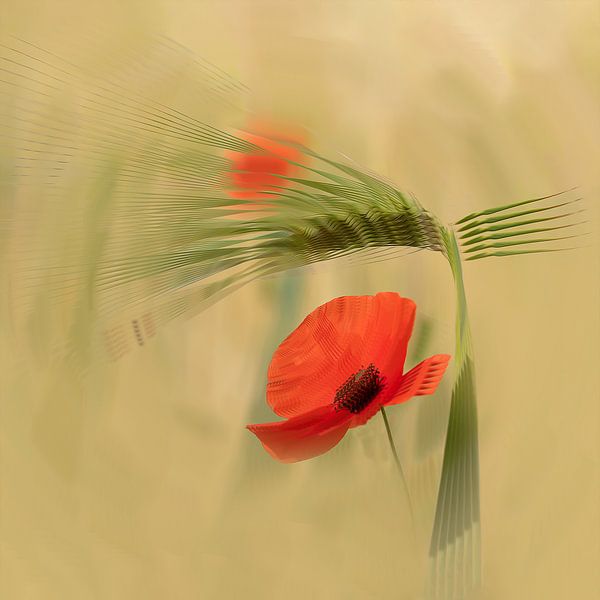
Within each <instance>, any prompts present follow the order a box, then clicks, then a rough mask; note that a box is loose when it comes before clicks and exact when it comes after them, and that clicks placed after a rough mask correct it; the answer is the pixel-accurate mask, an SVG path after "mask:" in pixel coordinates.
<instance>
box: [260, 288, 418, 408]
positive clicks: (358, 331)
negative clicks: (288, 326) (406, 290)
mask: <svg viewBox="0 0 600 600" xmlns="http://www.w3.org/2000/svg"><path fill="white" fill-rule="evenodd" d="M414 314H415V304H414V302H413V301H412V300H409V299H407V298H402V297H401V296H399V295H398V294H396V293H393V292H386V293H380V294H377V295H375V296H342V297H341V298H336V299H334V300H331V301H330V302H327V303H326V304H323V305H321V306H319V307H318V308H316V309H315V310H314V311H313V312H312V313H310V314H309V315H308V316H307V317H306V318H305V319H304V321H302V323H301V324H300V325H299V326H298V327H297V328H296V329H295V330H294V331H293V332H292V333H291V334H290V335H289V336H288V337H287V338H286V339H285V340H284V341H283V342H282V343H281V345H280V346H279V347H278V348H277V350H276V351H275V353H274V355H273V359H272V360H271V364H270V365H269V370H268V383H267V403H268V404H269V405H270V406H271V408H272V409H273V411H274V412H275V413H277V414H278V415H280V416H283V417H292V416H295V415H299V414H302V413H305V412H307V411H310V410H312V409H315V408H318V407H320V406H325V405H328V404H331V403H332V402H333V399H334V398H335V393H336V391H337V389H338V388H339V387H340V386H341V385H342V384H343V383H344V382H345V381H346V380H347V379H348V377H350V376H351V375H353V374H354V373H356V372H357V371H358V370H360V369H362V368H365V367H367V366H368V365H369V364H371V363H372V364H374V365H375V367H377V368H378V369H380V371H381V373H382V375H383V376H384V377H385V378H386V382H387V383H386V389H392V390H395V389H397V387H398V385H399V381H400V377H401V376H402V368H403V366H404V359H405V356H406V346H407V344H408V340H409V338H410V334H411V332H412V326H413V322H414ZM388 386H389V387H388Z"/></svg>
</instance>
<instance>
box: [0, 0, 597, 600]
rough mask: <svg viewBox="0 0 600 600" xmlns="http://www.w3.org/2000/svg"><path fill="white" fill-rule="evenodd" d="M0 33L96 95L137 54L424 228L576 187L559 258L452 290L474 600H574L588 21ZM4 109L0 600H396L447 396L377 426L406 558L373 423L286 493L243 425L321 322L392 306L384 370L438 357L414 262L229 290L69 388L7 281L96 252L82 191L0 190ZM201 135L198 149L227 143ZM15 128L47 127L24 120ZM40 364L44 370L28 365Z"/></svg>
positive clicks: (24, 15)
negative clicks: (393, 197)
mask: <svg viewBox="0 0 600 600" xmlns="http://www.w3.org/2000/svg"><path fill="white" fill-rule="evenodd" d="M0 32H1V33H2V34H7V35H15V36H17V37H19V38H23V39H27V40H29V41H32V42H34V43H36V44H38V45H39V46H41V47H47V48H55V49H59V50H60V52H61V53H62V55H63V56H66V57H68V59H69V60H70V61H72V62H73V63H75V64H80V65H85V66H86V68H90V69H96V70H99V71H102V70H104V71H105V72H106V73H110V71H111V68H112V66H111V65H113V64H114V60H115V59H116V60H117V61H118V56H119V52H121V48H123V49H124V50H123V52H124V51H125V49H126V48H130V47H135V46H136V44H137V43H138V40H139V39H141V38H142V37H143V36H144V35H146V34H148V33H160V34H164V35H166V36H168V37H169V38H170V39H171V40H173V42H176V43H177V44H181V45H182V46H183V47H185V48H187V49H189V50H190V51H191V52H192V53H193V55H196V56H198V57H202V58H204V59H207V60H210V61H211V62H212V63H214V64H216V65H218V66H219V67H221V68H222V69H224V70H225V71H227V72H228V73H229V74H231V75H232V76H233V77H235V78H236V79H238V80H240V81H242V82H243V83H244V84H246V85H247V86H248V88H250V90H251V93H248V94H246V95H244V97H243V99H242V100H241V102H242V104H243V107H244V108H245V109H246V110H249V111H252V112H256V113H259V114H268V115H271V116H273V117H276V118H278V119H282V120H285V121H287V122H291V123H300V124H301V125H302V126H304V127H305V128H306V129H307V130H308V131H309V132H310V135H311V136H312V137H311V139H312V141H313V142H314V143H315V145H317V146H318V147H320V148H325V149H326V150H327V151H328V152H330V153H333V154H336V153H338V154H337V155H338V156H341V155H347V156H349V157H351V158H352V159H353V160H355V161H357V162H358V163H360V164H362V165H364V166H366V167H368V168H370V169H372V170H373V171H375V172H377V173H379V174H381V175H383V176H385V177H388V178H389V179H391V180H393V181H394V182H395V183H396V184H398V186H399V187H400V188H401V189H403V190H406V191H407V192H410V193H412V194H414V195H415V196H416V197H417V198H418V199H419V200H420V201H421V202H422V203H423V204H424V205H426V206H427V207H428V208H430V209H431V210H432V211H433V212H434V213H435V214H437V215H439V216H440V217H441V218H442V219H443V220H445V221H448V222H452V221H453V220H456V219H458V218H459V217H461V216H463V215H465V214H466V213H468V212H470V211H473V210H482V209H484V208H486V207H487V206H495V205H499V204H504V203H508V202H511V201H518V200H522V199H525V198H530V197H535V196H539V195H544V194H550V193H554V192H558V191H561V190H564V189H567V188H571V187H573V186H578V187H579V190H578V193H579V194H580V195H583V196H584V197H585V198H586V202H587V207H588V210H589V215H588V217H589V218H590V220H591V223H590V227H589V230H590V231H591V235H590V236H589V237H588V238H586V239H585V240H584V242H583V244H582V245H584V246H585V248H583V249H581V250H578V251H574V252H566V253H564V254H556V255H532V256H522V257H513V258H503V259H489V260H482V261H476V262H474V263H467V264H466V266H465V279H466V286H467V293H468V295H469V301H470V313H471V318H472V329H473V338H474V346H475V351H476V356H477V361H478V364H477V383H478V387H479V411H480V446H481V494H482V498H481V501H482V538H483V570H484V592H483V595H482V597H483V598H486V599H497V600H504V599H506V598H510V599H514V600H520V599H523V600H533V599H537V598H544V599H546V600H563V599H565V598H580V599H582V600H586V599H590V600H592V599H593V598H596V597H597V595H598V593H600V573H599V571H598V564H599V561H600V515H599V510H598V506H599V501H600V475H599V466H600V456H599V451H600V448H599V434H600V431H599V423H600V408H599V400H600V394H599V385H600V381H599V370H598V364H599V363H600V352H599V339H600V329H599V311H598V306H599V302H600V294H599V261H598V246H597V241H596V240H597V218H598V211H597V206H598V196H599V194H600V185H599V183H600V181H599V178H598V164H600V111H599V110H598V106H599V105H600V85H599V81H600V7H599V5H598V3H597V2H593V1H591V2H587V1H571V2H567V1H565V2H550V1H548V2H544V1H537V2H528V3H518V2H514V3H512V2H505V3H496V2H416V1H415V2H401V1H397V2H377V3H375V2H370V1H368V0H360V1H354V2H350V1H348V2H341V1H325V2H322V1H321V2H312V1H307V0H304V1H300V2H281V1H279V2H278V1H275V0H274V1H272V2H270V1H269V2H267V1H262V0H256V1H250V0H225V1H223V2H216V1H215V2H209V1H206V2H191V1H188V2H184V1H180V2H178V1H174V0H172V1H170V2H168V1H163V2H159V1H153V2H128V3H120V2H103V3H96V2H85V3H77V2H60V3H57V2H52V3H37V2H31V1H30V0H27V1H20V2H13V1H12V0H8V2H7V0H4V3H3V7H2V22H1V23H0ZM6 39H9V38H3V43H7V42H6V41H5V40H6ZM182 52H185V51H184V50H182ZM161 65H162V68H164V63H161ZM4 66H5V67H6V65H4ZM3 77H4V76H3ZM169 81H170V84H169V85H164V82H163V85H158V86H155V87H154V88H151V87H149V89H148V93H149V94H151V95H152V97H153V98H156V99H162V100H163V101H165V102H170V101H171V100H172V98H173V97H175V96H177V98H178V102H180V103H183V104H184V105H186V104H187V106H191V107H194V106H195V103H197V102H202V101H203V99H202V98H200V97H195V96H194V94H193V91H192V90H193V89H194V87H193V83H194V82H193V81H192V77H191V75H188V73H187V72H185V71H182V72H180V73H179V72H178V73H177V75H173V76H172V79H171V80H169ZM1 85H2V84H0V86H1ZM68 103H69V99H68V97H67V98H65V104H64V109H65V110H68ZM14 108H15V107H14V106H11V105H10V103H9V102H7V103H5V104H3V106H2V108H1V112H2V116H1V117H0V127H1V128H2V132H4V133H6V132H8V133H7V134H6V135H2V137H1V138H0V178H1V179H0V185H1V186H2V187H1V188H0V189H1V190H2V191H1V194H2V198H1V199H0V202H1V204H0V210H1V211H2V213H1V215H2V221H3V222H4V223H8V222H9V221H10V220H11V219H12V216H13V214H15V212H19V211H22V210H27V211H29V212H31V213H32V214H35V213H37V211H39V219H38V220H37V221H36V223H37V226H36V227H35V228H32V229H28V230H19V229H18V228H17V229H15V228H14V227H12V226H10V227H6V228H4V229H3V230H2V232H1V233H0V234H1V236H2V237H0V249H1V250H0V251H1V255H0V285H1V287H2V295H1V299H2V303H1V304H0V319H1V323H0V326H1V331H2V337H1V341H0V349H1V352H2V354H1V356H0V386H1V388H0V389H1V399H0V411H1V415H0V417H1V418H0V444H1V446H0V452H1V454H0V482H1V491H0V595H1V596H2V597H3V598H7V599H15V600H17V599H18V600H21V599H24V600H25V599H27V600H30V599H31V600H38V599H39V600H54V599H57V600H59V599H60V600H66V599H71V598H72V599H74V600H88V599H90V600H91V599H99V600H105V599H106V600H109V599H110V600H129V599H131V598H143V599H145V600H154V599H157V600H159V599H160V600H162V599H166V598H168V599H182V600H187V599H190V598H197V599H202V600H204V599H207V600H212V599H218V600H221V599H224V600H229V599H237V598H248V599H258V600H268V599H271V598H273V599H276V598H286V599H289V600H293V599H304V598H315V599H317V600H321V599H323V600H325V599H326V600H337V599H339V600H348V599H357V600H362V599H383V600H386V599H388V598H389V599H391V598H399V599H413V598H419V597H421V596H420V595H421V593H422V587H423V582H424V575H425V571H426V561H425V557H426V549H427V544H428V540H429V535H430V529H431V524H432V519H433V510H434V506H435V500H436V493H437V484H438V479H439V473H440V468H441V459H442V449H443V436H444V432H445V427H446V420H447V413H448V396H449V382H450V379H448V381H447V382H446V385H445V386H444V385H442V386H441V388H440V390H439V391H438V393H437V394H436V395H435V396H433V397H424V398H416V399H414V400H413V401H411V402H410V403H409V404H407V405H404V406H401V407H397V408H394V409H391V410H390V411H388V414H389V416H390V420H391V422H392V426H393V428H394V431H395V435H396V438H397V445H398V448H399V452H400V456H401V458H402V461H403V464H404V469H405V471H406V473H407V478H408V481H409V485H410V488H411V493H412V497H413V502H414V503H415V505H416V506H417V510H416V513H417V538H418V539H417V542H416V545H415V542H414V541H413V539H412V534H411V526H410V518H409V512H408V508H407V504H406V499H405V497H404V495H403V491H402V487H401V486H400V485H399V483H398V481H397V474H396V473H395V471H394V465H393V462H392V457H391V455H390V452H389V448H388V446H387V440H386V437H385V430H384V427H383V422H382V421H381V420H380V419H373V420H372V421H371V422H370V423H369V424H368V426H367V427H364V428H361V429H357V430H353V431H351V432H350V434H349V435H347V436H346V437H345V439H344V440H343V441H342V443H341V444H340V445H339V446H338V447H336V448H335V449H334V450H333V451H332V452H330V453H328V454H327V455H325V456H323V457H321V458H318V459H315V460H313V461H310V462H307V463H301V464H297V465H291V466H290V465H280V464H277V463H275V462H274V461H272V460H271V459H270V458H269V457H268V456H267V454H266V453H265V452H264V451H263V450H262V449H261V448H260V445H259V444H258V442H257V441H256V439H255V438H254V437H253V436H251V434H249V433H248V432H247V431H246V430H245V429H244V426H245V424H246V423H248V422H256V421H261V420H270V419H271V418H272V417H273V415H272V413H271V412H270V411H269V410H268V409H267V408H266V406H265V405H264V384H265V377H266V366H267V364H268V361H269V358H270V356H271V354H272V352H273V351H274V349H275V348H276V346H277V344H278V343H279V342H280V341H281V340H282V339H283V337H285V336H286V335H287V333H289V332H290V331H291V329H293V328H294V327H295V326H296V325H297V324H298V323H299V321H300V320H301V319H302V318H303V316H304V315H305V314H306V313H307V312H309V311H310V310H312V309H313V308H314V307H315V306H317V305H318V304H320V303H323V302H325V301H327V300H329V299H331V298H333V297H335V296H339V295H345V294H370V293H375V292H377V291H381V290H395V291H399V292H400V293H402V294H403V295H406V296H408V297H411V298H413V299H414V300H415V301H416V302H417V305H418V320H417V328H416V331H415V334H414V336H413V346H412V355H411V356H410V357H409V360H410V361H411V363H413V364H414V363H416V362H417V361H418V360H420V359H421V358H423V357H425V356H427V354H428V353H434V352H452V351H453V347H454V293H453V288H452V283H451V280H450V273H449V270H448V269H447V267H446V265H445V264H443V261H441V260H439V258H438V257H437V256H434V255H433V254H431V253H426V252H421V253H417V254H411V255H409V256H405V257H398V258H392V259H390V260H388V261H385V262H372V261H371V262H369V261H367V259H366V258H363V259H361V258H360V257H354V258H352V259H350V258H348V259H343V260H340V261H337V262H331V263H327V264H322V265H317V266H314V267H311V268H310V269H304V270H302V271H300V272H297V273H290V274H286V275H284V276H282V277H279V278H273V279H269V280H264V281H259V282H257V283H253V284H251V285H249V286H247V287H246V288H244V289H242V290H241V291H238V292H236V293H234V294H233V295H231V296H229V297H227V298H226V299H224V300H222V301H221V302H220V303H218V304H216V305H215V306H213V307H211V308H209V309H208V310H207V311H206V312H204V313H203V314H201V315H200V316H198V317H196V318H195V319H193V320H191V321H189V322H187V323H185V324H179V325H175V326H173V327H170V328H168V329H166V330H165V331H164V332H162V333H160V334H159V335H157V336H156V338H155V339H154V341H153V342H152V343H151V344H149V345H147V346H145V347H144V349H143V350H139V351H136V352H131V353H129V354H127V355H126V356H125V357H124V358H123V359H122V360H121V361H120V362H118V363H116V364H105V363H102V362H98V361H94V360H90V361H88V360H87V358H88V357H82V356H81V354H82V352H83V350H82V348H83V347H84V345H85V339H86V332H87V331H88V328H89V327H90V323H88V322H87V321H86V314H85V311H82V310H80V309H81V306H82V304H81V303H80V302H79V301H80V300H81V298H77V297H74V296H73V295H69V294H66V295H62V296H60V295H57V294H54V293H53V291H52V290H51V289H49V288H48V287H45V286H44V285H42V284H40V279H39V277H35V278H31V274H30V273H29V271H28V270H27V269H24V268H23V265H22V262H21V261H20V259H21V258H22V257H25V258H26V261H25V262H26V263H27V264H28V265H32V264H33V265H35V267H36V268H37V269H38V272H39V269H42V270H43V269H44V268H50V262H49V257H48V255H47V254H46V251H47V249H48V248H52V249H53V251H54V254H53V255H52V259H53V260H56V259H57V257H59V259H60V260H61V261H63V262H64V264H66V263H68V261H69V255H70V254H69V251H70V250H69V249H70V248H71V247H72V246H71V244H75V245H76V244H77V243H78V242H77V239H78V238H77V235H75V234H74V232H76V233H77V234H78V235H80V236H83V238H84V239H88V237H87V236H93V235H97V234H98V232H95V231H94V230H93V222H92V223H91V224H90V223H89V222H82V223H81V224H79V222H78V221H77V218H78V215H79V212H78V211H79V207H80V206H81V203H82V198H88V197H91V195H93V193H94V189H95V188H94V186H95V185H99V184H98V183H97V180H93V179H89V177H87V176H88V175H90V174H89V173H86V168H87V167H86V165H85V163H84V162H82V164H81V165H79V167H78V169H79V170H76V171H75V172H74V173H73V176H72V177H71V178H70V179H69V185H68V186H67V188H66V190H64V191H61V192H60V193H59V195H58V196H55V195H53V194H55V193H56V192H54V191H52V190H51V189H50V188H49V186H48V179H47V176H48V175H49V173H45V172H39V171H38V172H35V173H29V174H27V175H23V174H22V173H20V174H19V175H18V177H15V176H13V162H14V161H13V156H14V153H15V149H16V148H17V147H18V146H19V145H20V144H22V143H24V142H25V141H26V140H25V134H24V133H22V134H16V135H15V134H14V132H13V131H12V128H11V121H10V119H12V118H14V115H15V114H16V113H15V111H14ZM218 109H219V110H218V111H217V112H219V115H218V118H219V119H221V122H229V123H230V125H231V127H235V126H241V125H242V124H243V121H242V120H241V119H240V117H239V115H238V114H237V113H236V112H235V111H231V112H229V111H228V109H226V108H224V107H218ZM206 111H207V118H208V119H209V120H210V118H212V117H213V116H214V118H215V119H216V118H217V115H216V114H214V115H213V114H212V112H211V111H213V112H214V111H215V108H214V107H211V106H208V105H207V107H206ZM36 118H38V119H41V120H42V121H41V124H40V126H42V127H47V126H50V125H49V124H51V123H53V119H54V116H53V115H52V114H49V113H43V114H41V115H38V117H36ZM227 119H230V120H229V121H227ZM56 126H57V127H59V128H60V124H57V125H56ZM79 141H80V142H81V140H79ZM49 168H50V167H49ZM106 176H107V177H109V175H106ZM86 177H87V178H86ZM57 198H58V199H57ZM23 207H25V208H23ZM57 207H60V209H59V208H57ZM70 209H72V211H71V210H70ZM86 227H89V228H88V229H86ZM70 236H71V237H70ZM17 258H19V260H17ZM53 264H54V263H53ZM89 276H90V274H89V273H88V274H86V273H83V274H82V275H81V278H82V280H81V281H84V280H85V278H86V277H89ZM79 283H81V282H79ZM78 289H80V290H81V289H84V290H85V289H86V288H85V286H83V287H82V286H80V287H79V288H78ZM24 297H27V298H28V299H29V302H32V304H31V303H29V304H26V305H25V304H22V303H21V300H20V299H21V298H24ZM25 306H26V308H27V310H25ZM78 307H79V308H78ZM66 337H68V339H69V340H70V343H71V347H72V350H73V352H72V353H71V354H69V355H67V356H65V355H64V353H58V352H56V351H55V349H56V348H58V347H59V346H61V345H62V344H63V342H64V339H65V338H66ZM79 344H80V345H79ZM83 363H85V364H86V367H85V369H82V368H81V365H82V364H83Z"/></svg>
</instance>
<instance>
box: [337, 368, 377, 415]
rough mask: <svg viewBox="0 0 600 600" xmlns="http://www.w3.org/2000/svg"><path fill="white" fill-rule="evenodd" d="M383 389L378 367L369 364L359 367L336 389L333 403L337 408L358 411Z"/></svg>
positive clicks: (352, 411)
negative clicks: (364, 367) (365, 366)
mask: <svg viewBox="0 0 600 600" xmlns="http://www.w3.org/2000/svg"><path fill="white" fill-rule="evenodd" d="M382 389H383V378H382V377H381V375H380V373H379V369H376V368H375V365H374V364H370V365H369V366H368V367H367V368H366V369H360V370H359V371H357V372H356V373H354V375H350V377H348V379H346V381H345V382H344V383H343V384H342V385H341V386H340V387H339V388H338V389H337V391H336V393H335V398H334V399H333V403H334V404H335V407H336V409H337V410H342V409H346V410H349V411H350V412H351V413H358V412H360V411H361V410H362V409H363V408H365V406H367V405H368V404H369V403H370V402H371V400H373V398H375V396H377V394H378V393H379V392H380V391H381V390H382Z"/></svg>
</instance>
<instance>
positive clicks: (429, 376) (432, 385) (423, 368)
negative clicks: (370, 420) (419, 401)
mask: <svg viewBox="0 0 600 600" xmlns="http://www.w3.org/2000/svg"><path fill="white" fill-rule="evenodd" d="M449 360H450V355H448V354H435V355H434V356H430V357H429V358H426V359H425V360H424V361H423V362H420V363H419V364H418V365H417V366H416V367H413V368H412V369H411V370H410V371H409V372H408V373H406V374H405V375H403V376H402V379H401V381H400V387H399V388H398V391H397V392H396V393H395V394H394V397H393V398H392V400H390V401H388V402H386V404H400V403H402V402H406V401H407V400H410V398H412V397H413V396H426V395H428V394H433V392H435V390H436V389H437V386H438V384H439V383H440V381H441V379H442V377H443V376H444V373H445V371H446V367H447V366H448V361H449Z"/></svg>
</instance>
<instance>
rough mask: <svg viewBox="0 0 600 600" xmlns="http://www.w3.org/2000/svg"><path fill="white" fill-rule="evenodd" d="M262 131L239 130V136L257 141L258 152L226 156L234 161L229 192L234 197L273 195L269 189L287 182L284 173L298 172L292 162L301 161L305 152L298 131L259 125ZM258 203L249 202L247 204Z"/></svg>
mask: <svg viewBox="0 0 600 600" xmlns="http://www.w3.org/2000/svg"><path fill="white" fill-rule="evenodd" d="M259 131H260V135H259V134H256V133H250V132H247V131H239V132H237V137H239V138H241V139H243V140H245V141H247V142H250V143H251V144H254V145H255V146H256V147H257V150H256V151H255V152H234V151H228V152H226V153H225V157H226V158H228V159H229V160H230V161H231V171H230V172H229V176H228V179H229V181H228V183H229V189H228V190H227V193H228V194H229V195H230V196H231V197H232V198H240V199H244V200H258V199H264V198H269V197H271V195H270V194H268V193H267V192H270V191H273V190H275V189H277V188H278V187H285V186H286V185H288V183H287V181H286V180H285V179H283V178H282V177H290V176H292V175H294V174H295V172H296V170H297V167H296V165H294V164H293V163H302V162H303V161H304V158H305V157H304V155H303V154H302V152H301V151H300V149H299V147H298V145H299V144H302V143H303V140H302V136H300V135H299V134H298V133H295V134H290V133H286V132H284V131H283V130H281V129H280V130H276V129H272V128H271V129H269V128H268V127H266V126H265V125H261V126H260V128H259ZM249 207H256V205H246V208H249Z"/></svg>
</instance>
